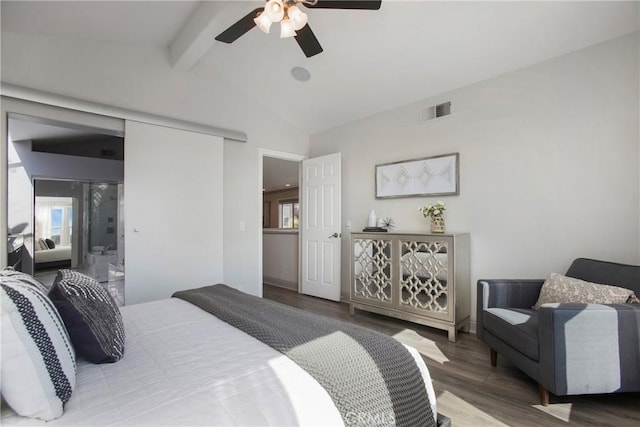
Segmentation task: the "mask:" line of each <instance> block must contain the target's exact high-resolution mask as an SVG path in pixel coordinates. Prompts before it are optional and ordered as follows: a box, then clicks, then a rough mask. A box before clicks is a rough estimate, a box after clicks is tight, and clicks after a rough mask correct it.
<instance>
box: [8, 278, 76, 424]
mask: <svg viewBox="0 0 640 427" xmlns="http://www.w3.org/2000/svg"><path fill="white" fill-rule="evenodd" d="M0 285H1V288H2V290H1V293H2V295H1V298H0V299H1V300H0V304H1V316H2V319H1V325H2V326H1V328H2V366H1V368H0V375H1V376H2V397H3V398H4V400H5V401H6V402H7V404H8V405H9V406H10V407H11V408H13V410H14V411H16V412H17V413H18V414H19V415H22V416H25V417H34V418H41V419H43V420H45V421H48V420H52V419H54V418H58V417H59V416H61V415H62V413H63V411H64V405H65V403H66V402H67V401H68V400H69V398H70V397H71V393H72V392H73V389H74V388H75V385H76V358H75V352H74V350H73V347H72V346H71V340H70V339H69V334H68V333H67V330H66V328H65V326H64V323H63V322H62V319H61V318H60V315H59V314H58V311H57V310H56V308H55V307H54V305H53V303H52V302H51V301H50V300H49V298H48V297H47V296H46V295H45V294H44V293H42V292H41V291H39V290H38V289H36V288H35V287H34V286H31V285H27V284H25V283H21V282H19V281H18V280H16V279H14V278H11V277H0Z"/></svg>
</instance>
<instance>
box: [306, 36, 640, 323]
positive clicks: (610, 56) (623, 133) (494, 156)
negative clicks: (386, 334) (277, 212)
mask: <svg viewBox="0 0 640 427" xmlns="http://www.w3.org/2000/svg"><path fill="white" fill-rule="evenodd" d="M638 51H639V46H638V33H636V34H634V35H632V36H627V37H623V38H620V39H617V40H614V41H611V42H607V43H604V44H601V45H597V46H594V47H591V48H588V49H585V50H581V51H578V52H574V53H571V54H568V55H565V56H562V57H559V58H556V59H553V60H550V61H548V62H544V63H541V64H538V65H535V66H532V67H529V68H525V69H522V70H519V71H515V72H511V73H509V74H505V75H503V76H501V77H498V78H495V79H492V80H488V81H485V82H481V83H478V84H474V85H472V86H468V87H464V88H461V89H459V90H456V91H453V92H450V93H446V94H443V95H441V96H438V97H435V98H431V99H425V100H423V101H421V102H417V103H415V104H411V105H407V106H405V107H402V108H398V109H395V110H392V111H388V112H385V113H382V114H378V115H376V116H372V117H369V118H366V119H363V120H360V121H357V122H354V123H350V124H348V125H345V126H342V127H339V128H337V129H333V130H330V131H327V132H322V133H319V134H316V135H312V136H311V143H310V144H311V147H310V155H311V156H312V157H313V156H317V155H322V154H325V153H331V152H336V151H340V152H342V161H343V180H342V182H343V200H342V206H343V221H344V222H346V221H347V220H351V221H352V224H353V229H354V230H361V229H362V228H363V227H364V226H365V225H366V220H367V214H368V212H369V210H370V209H375V211H376V213H377V214H378V216H382V217H384V216H391V217H393V219H394V220H395V223H396V230H422V231H425V232H428V231H429V224H428V222H427V221H426V220H425V219H423V218H422V217H421V215H420V214H419V213H418V207H419V206H420V205H423V204H426V203H433V202H435V201H436V200H439V199H442V200H443V201H444V202H445V203H446V205H447V209H448V210H447V212H446V214H445V218H446V222H447V230H448V231H451V232H456V231H459V232H463V231H464V232H469V233H470V234H471V263H472V283H473V284H475V282H476V281H477V280H478V279H480V278H504V277H513V278H542V277H545V276H546V275H547V274H548V273H550V272H564V271H565V270H566V269H567V267H568V266H569V263H570V262H571V260H572V259H574V258H576V257H580V256H584V257H593V258H599V259H605V260H611V261H618V262H623V263H636V264H637V263H639V262H640V229H639V228H640V213H639V203H640V200H639V199H640V195H639V192H640V185H639V179H640V178H639V170H640V162H639V151H640V150H639V146H640V142H639V141H640V138H639V128H638V126H639V123H638V121H639V113H640V111H639V107H638V103H639V89H640V88H639V85H638V76H639V67H638V56H639V53H638ZM469 66H472V64H469ZM444 101H451V102H452V112H453V113H452V115H451V116H448V117H444V118H440V119H437V120H433V121H429V122H421V121H420V112H421V110H422V109H423V108H425V107H427V106H431V105H435V104H437V103H440V102H444ZM451 152H459V153H460V181H461V184H460V195H459V196H450V197H433V198H427V197H414V198H402V199H386V200H376V199H375V193H374V166H375V165H376V164H380V163H386V162H394V161H399V160H406V159H413V158H420V157H425V156H430V155H437V154H444V153H451ZM345 232H348V230H345V229H344V228H343V236H347V237H348V234H344V233H345ZM348 240H349V239H348V238H343V253H345V254H347V253H349V250H348V246H347V244H348ZM346 267H347V264H346V260H345V261H343V271H344V272H347V271H348V268H346ZM347 287H348V277H346V274H345V275H343V289H345V290H346V289H347ZM472 289H473V291H472V292H473V293H475V286H472ZM472 306H473V307H475V296H474V297H473V298H472ZM472 313H473V311H472ZM474 317H475V315H474Z"/></svg>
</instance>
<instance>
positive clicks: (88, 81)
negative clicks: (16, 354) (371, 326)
mask: <svg viewBox="0 0 640 427" xmlns="http://www.w3.org/2000/svg"><path fill="white" fill-rule="evenodd" d="M1 62H2V69H1V71H2V81H4V82H8V83H13V84H17V85H21V86H27V87H31V88H34V89H40V90H44V91H48V92H53V93H57V94H62V95H66V96H72V97H76V98H80V99H86V100H89V101H95V102H100V103H104V104H109V105H114V106H118V107H123V108H128V109H133V110H138V111H144V112H148V113H153V114H159V115H164V116H168V117H174V118H178V119H183V120H189V121H193V122H199V123H204V124H209V125H213V126H219V127H225V128H229V129H237V130H241V131H244V132H246V133H247V135H248V139H249V140H248V142H247V143H245V144H241V143H236V142H225V146H224V196H223V200H222V201H221V203H223V206H224V219H223V221H224V248H225V251H224V255H223V256H224V266H225V268H224V281H225V282H226V283H228V284H229V285H231V286H235V287H237V288H240V289H242V290H245V291H247V292H251V293H254V294H259V292H260V290H261V280H262V271H260V268H259V266H260V262H259V261H260V252H261V251H260V248H259V245H258V242H259V241H260V234H261V232H262V223H261V221H262V218H261V209H262V201H261V200H260V197H259V192H258V182H259V177H258V162H259V155H258V150H259V148H261V147H264V148H269V149H274V150H279V151H285V152H292V153H298V154H303V155H304V154H306V153H307V150H308V136H307V135H306V134H304V133H302V132H300V131H299V130H297V129H296V127H295V124H292V123H288V122H283V120H282V119H281V118H280V117H278V116H277V115H275V114H273V113H272V112H271V111H269V110H267V109H266V108H265V107H263V106H261V105H258V104H256V103H255V101H254V99H252V98H249V97H248V96H246V94H244V93H243V90H242V87H241V84H242V82H236V83H235V84H234V83H232V82H227V81H222V80H220V79H219V78H217V77H216V76H215V75H212V74H211V73H210V72H209V71H207V70H205V69H204V68H203V67H199V66H197V65H196V66H195V67H194V68H193V69H192V70H190V71H187V72H183V71H179V70H175V69H172V68H171V67H170V65H169V60H168V53H167V49H164V48H151V47H141V46H135V45H124V44H121V43H108V42H99V41H92V40H75V39H70V38H67V39H60V38H50V37H42V36H36V35H26V34H20V35H18V34H15V33H10V32H3V33H2V61H1ZM43 70H46V71H43ZM185 196H187V195H185ZM189 196H190V197H198V194H197V193H195V192H194V193H192V194H190V195H189ZM242 225H244V227H242ZM0 255H1V254H0Z"/></svg>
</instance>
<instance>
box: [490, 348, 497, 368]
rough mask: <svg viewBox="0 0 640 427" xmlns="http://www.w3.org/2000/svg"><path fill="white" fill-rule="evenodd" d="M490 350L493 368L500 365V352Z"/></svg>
mask: <svg viewBox="0 0 640 427" xmlns="http://www.w3.org/2000/svg"><path fill="white" fill-rule="evenodd" d="M490 350H491V366H493V367H496V365H497V364H498V352H497V351H495V350H494V349H492V348H491V349H490Z"/></svg>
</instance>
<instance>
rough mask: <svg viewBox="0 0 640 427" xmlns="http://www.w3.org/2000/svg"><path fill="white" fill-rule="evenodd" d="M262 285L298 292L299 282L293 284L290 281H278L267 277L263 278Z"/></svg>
mask: <svg viewBox="0 0 640 427" xmlns="http://www.w3.org/2000/svg"><path fill="white" fill-rule="evenodd" d="M262 283H265V284H267V285H271V286H277V287H279V288H284V289H289V290H292V291H296V292H298V283H297V282H291V281H289V280H282V279H277V278H275V277H267V276H265V277H263V278H262Z"/></svg>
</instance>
